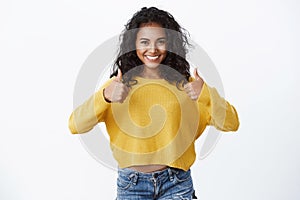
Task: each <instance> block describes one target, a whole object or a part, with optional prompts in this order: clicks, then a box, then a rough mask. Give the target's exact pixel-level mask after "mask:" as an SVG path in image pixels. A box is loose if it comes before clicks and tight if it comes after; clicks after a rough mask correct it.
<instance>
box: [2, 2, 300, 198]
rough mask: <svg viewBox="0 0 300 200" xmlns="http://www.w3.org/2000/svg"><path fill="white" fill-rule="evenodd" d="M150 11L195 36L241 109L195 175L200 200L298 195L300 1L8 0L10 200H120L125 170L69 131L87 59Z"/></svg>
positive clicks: (5, 100) (5, 161)
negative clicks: (232, 128)
mask: <svg viewBox="0 0 300 200" xmlns="http://www.w3.org/2000/svg"><path fill="white" fill-rule="evenodd" d="M196 2H197V3H196ZM142 6H157V7H159V8H161V9H165V10H167V11H169V12H170V13H172V14H173V16H174V17H175V19H177V21H178V22H179V23H180V24H181V25H182V26H183V27H185V28H186V29H187V30H188V31H189V32H190V33H191V35H192V36H193V40H194V41H196V42H197V43H198V44H199V45H200V46H201V47H202V48H203V49H204V50H205V51H206V52H207V54H208V55H209V56H210V58H211V59H212V60H213V62H214V64H215V65H216V67H217V69H218V71H219V73H220V75H221V78H222V81H223V86H224V89H225V94H226V98H227V100H228V101H230V102H231V103H232V104H233V105H234V106H235V107H236V109H237V110H238V113H239V117H240V122H241V126H240V129H239V131H238V132H237V133H224V134H223V136H222V138H221V140H220V141H219V143H218V144H217V146H216V148H215V149H214V151H213V152H212V153H211V154H210V155H209V156H208V157H207V158H206V159H204V160H199V159H198V160H197V161H196V163H195V164H194V165H193V167H192V172H193V178H194V184H195V188H196V192H197V195H198V197H199V198H200V199H205V200H219V199H231V200H240V199H243V200H253V199H256V200H282V199H299V198H300V192H299V188H300V145H299V144H300V133H299V128H300V127H299V119H300V106H299V101H300V95H299V89H297V87H298V86H299V85H300V81H299V78H298V74H299V73H300V70H299V67H300V65H299V64H300V61H299V55H298V54H299V52H300V48H299V45H300V43H299V41H300V40H299V35H300V31H299V28H300V27H299V24H300V15H299V7H300V3H299V2H298V1H296V0H285V1H279V0H272V1H271V0H251V1H250V0H244V1H239V0H228V1H221V0H219V1H218V0H209V1H183V0H172V1H171V0H165V1H162V0H161V1H149V0H148V1H144V0H139V1H137V0H136V1H133V0H130V1H115V0H110V1H103V2H101V1H90V0H89V1H71V0H60V1H58V0H52V1H38V0H27V1H21V0H10V1H8V0H2V1H1V2H0V67H1V68H0V91H1V98H0V102H1V104H0V124H1V130H0V134H1V138H0V199H1V200H40V199H43V200H52V199H55V200H87V199H88V200H97V199H114V197H115V195H116V186H115V181H116V173H115V171H113V170H111V169H108V168H107V167H105V166H103V165H102V164H100V163H98V162H97V161H96V160H95V159H93V158H92V157H91V156H90V154H89V153H88V152H87V151H86V150H85V148H84V147H83V146H82V144H81V142H80V140H79V136H76V135H71V134H70V132H69V130H68V118H69V115H70V113H71V112H72V109H73V96H72V95H73V90H74V84H75V81H76V77H77V74H78V73H79V70H80V68H81V65H82V63H83V62H84V61H85V59H86V58H87V57H88V55H89V54H90V53H91V52H92V51H93V50H94V49H95V48H97V47H98V46H99V45H100V44H101V43H102V42H103V41H105V40H107V39H109V38H110V37H111V36H114V35H116V34H119V33H120V32H121V30H122V29H123V27H124V24H126V22H127V20H129V19H130V18H131V16H132V14H133V13H135V12H136V11H137V10H139V9H140V8H141V7H142ZM204 78H205V77H204Z"/></svg>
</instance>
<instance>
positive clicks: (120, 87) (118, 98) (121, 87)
mask: <svg viewBox="0 0 300 200" xmlns="http://www.w3.org/2000/svg"><path fill="white" fill-rule="evenodd" d="M128 93H129V87H127V86H126V85H125V84H124V83H122V72H121V70H120V69H118V75H117V77H115V79H114V80H113V81H112V82H111V84H110V85H109V86H107V87H106V88H105V89H104V97H105V99H107V100H109V101H111V102H119V103H123V102H124V100H125V99H126V97H127V96H128Z"/></svg>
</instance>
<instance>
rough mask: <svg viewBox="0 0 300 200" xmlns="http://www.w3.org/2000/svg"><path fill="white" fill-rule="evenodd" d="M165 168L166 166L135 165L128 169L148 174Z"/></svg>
mask: <svg viewBox="0 0 300 200" xmlns="http://www.w3.org/2000/svg"><path fill="white" fill-rule="evenodd" d="M167 167H168V166H167V165H136V166H131V167H128V168H129V169H133V170H135V171H138V172H143V173H150V172H155V171H160V170H163V169H166V168H167Z"/></svg>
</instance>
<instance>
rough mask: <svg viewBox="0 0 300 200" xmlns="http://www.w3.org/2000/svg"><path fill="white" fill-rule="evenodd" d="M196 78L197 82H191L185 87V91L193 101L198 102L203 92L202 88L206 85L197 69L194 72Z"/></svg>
mask: <svg viewBox="0 0 300 200" xmlns="http://www.w3.org/2000/svg"><path fill="white" fill-rule="evenodd" d="M194 76H195V80H194V81H193V82H189V83H187V84H185V85H184V90H185V92H186V93H187V95H188V96H189V97H190V98H191V99H192V100H194V101H195V100H197V99H198V97H199V95H200V93H201V90H202V86H203V84H204V81H203V79H202V78H201V77H200V76H199V75H198V72H197V69H195V70H194Z"/></svg>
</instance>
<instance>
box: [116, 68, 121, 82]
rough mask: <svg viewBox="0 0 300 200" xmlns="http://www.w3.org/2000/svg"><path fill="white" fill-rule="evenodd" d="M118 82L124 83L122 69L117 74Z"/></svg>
mask: <svg viewBox="0 0 300 200" xmlns="http://www.w3.org/2000/svg"><path fill="white" fill-rule="evenodd" d="M116 81H119V82H121V81H122V72H121V70H120V68H119V69H118V74H117V77H116Z"/></svg>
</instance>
